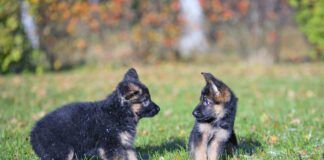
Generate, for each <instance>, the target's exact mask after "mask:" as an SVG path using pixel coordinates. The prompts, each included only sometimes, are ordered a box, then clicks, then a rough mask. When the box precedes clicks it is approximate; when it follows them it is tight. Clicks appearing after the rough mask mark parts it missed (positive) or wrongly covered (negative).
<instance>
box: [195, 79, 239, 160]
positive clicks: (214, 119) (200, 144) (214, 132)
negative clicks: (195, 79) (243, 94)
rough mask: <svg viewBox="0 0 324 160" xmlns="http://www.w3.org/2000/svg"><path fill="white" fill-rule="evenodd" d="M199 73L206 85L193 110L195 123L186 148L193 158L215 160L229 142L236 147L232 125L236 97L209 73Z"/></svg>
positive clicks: (196, 159)
mask: <svg viewBox="0 0 324 160" xmlns="http://www.w3.org/2000/svg"><path fill="white" fill-rule="evenodd" d="M202 75H203V76H204V78H205V80H206V86H205V87H204V88H203V90H202V92H201V97H200V103H199V104H198V106H197V107H196V108H195V110H194V111H193V115H194V117H195V118H196V122H195V125H194V127H193V129H192V131H191V134H190V137H189V151H190V157H191V158H192V159H194V160H207V159H208V160H216V159H219V158H220V156H221V154H222V153H223V152H224V149H225V147H227V146H230V145H229V144H230V143H231V144H232V146H235V147H236V146H237V140H236V136H235V133H234V129H233V127H234V120H235V113H236V104H237V101H238V99H237V98H236V96H235V95H234V93H233V92H232V91H231V89H230V88H229V87H227V86H226V85H225V84H224V83H223V82H222V81H220V80H218V79H216V78H215V77H214V76H213V75H212V74H210V73H202Z"/></svg>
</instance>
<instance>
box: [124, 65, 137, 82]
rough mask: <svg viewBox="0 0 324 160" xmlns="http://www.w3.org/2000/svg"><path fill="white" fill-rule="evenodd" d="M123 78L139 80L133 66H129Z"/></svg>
mask: <svg viewBox="0 0 324 160" xmlns="http://www.w3.org/2000/svg"><path fill="white" fill-rule="evenodd" d="M124 80H139V78H138V74H137V72H136V70H135V69H134V68H130V69H129V70H128V71H127V72H126V73H125V75H124Z"/></svg>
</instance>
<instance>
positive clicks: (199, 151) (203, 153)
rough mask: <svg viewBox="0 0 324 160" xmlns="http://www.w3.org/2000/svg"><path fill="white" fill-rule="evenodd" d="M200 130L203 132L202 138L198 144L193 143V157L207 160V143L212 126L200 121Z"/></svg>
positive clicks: (198, 159) (197, 159) (196, 159)
mask: <svg viewBox="0 0 324 160" xmlns="http://www.w3.org/2000/svg"><path fill="white" fill-rule="evenodd" d="M198 130H199V132H201V134H202V139H201V141H200V143H199V144H198V145H197V146H194V145H193V148H194V149H193V157H194V159H195V160H207V143H208V137H209V134H210V132H211V130H212V126H211V125H210V124H207V123H199V124H198Z"/></svg>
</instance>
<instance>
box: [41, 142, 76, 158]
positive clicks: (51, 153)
mask: <svg viewBox="0 0 324 160" xmlns="http://www.w3.org/2000/svg"><path fill="white" fill-rule="evenodd" d="M44 150H46V153H45V154H44V155H42V156H41V159H42V160H59V159H62V160H72V159H73V158H74V151H73V149H72V147H68V145H66V144H63V143H59V142H56V143H52V144H50V145H49V146H48V147H46V148H45V149H44Z"/></svg>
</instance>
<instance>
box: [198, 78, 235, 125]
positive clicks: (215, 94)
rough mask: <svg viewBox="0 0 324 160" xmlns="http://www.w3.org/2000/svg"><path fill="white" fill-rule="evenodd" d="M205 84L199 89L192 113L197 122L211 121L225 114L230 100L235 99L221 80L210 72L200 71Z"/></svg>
mask: <svg viewBox="0 0 324 160" xmlns="http://www.w3.org/2000/svg"><path fill="white" fill-rule="evenodd" d="M201 74H202V75H203V76H204V78H205V80H206V85H205V87H204V88H203V89H202V91H201V96H200V102H199V104H198V105H197V107H196V108H195V109H194V111H193V112H192V114H193V115H194V116H195V118H196V119H197V121H198V122H211V121H213V120H216V119H220V118H222V117H224V116H225V114H226V110H227V109H228V107H230V102H231V101H236V100H237V99H236V97H235V95H234V94H233V93H232V92H231V90H230V89H229V88H228V87H227V86H226V84H224V83H223V82H222V81H220V80H218V79H217V78H215V77H214V76H213V75H212V74H210V73H201Z"/></svg>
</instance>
